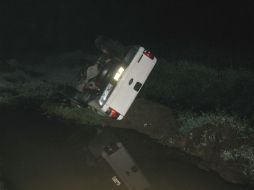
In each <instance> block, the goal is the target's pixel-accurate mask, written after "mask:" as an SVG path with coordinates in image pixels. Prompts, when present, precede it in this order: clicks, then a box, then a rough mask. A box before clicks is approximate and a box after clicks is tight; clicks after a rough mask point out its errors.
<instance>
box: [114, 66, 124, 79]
mask: <svg viewBox="0 0 254 190" xmlns="http://www.w3.org/2000/svg"><path fill="white" fill-rule="evenodd" d="M123 72H124V68H123V67H120V68H119V69H118V70H117V72H116V74H115V76H114V79H115V80H116V81H118V80H119V78H120V77H121V75H122V73H123Z"/></svg>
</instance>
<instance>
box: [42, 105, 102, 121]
mask: <svg viewBox="0 0 254 190" xmlns="http://www.w3.org/2000/svg"><path fill="white" fill-rule="evenodd" d="M41 109H42V110H43V111H44V112H45V114H47V115H55V116H58V117H61V118H64V119H68V120H73V121H75V122H76V123H79V124H85V125H100V124H101V122H102V120H103V118H102V116H99V115H98V114H96V113H95V112H94V111H92V110H90V109H88V108H80V107H77V106H70V105H65V104H59V103H52V102H51V103H50V102H44V103H43V104H42V105H41Z"/></svg>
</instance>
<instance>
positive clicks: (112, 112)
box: [106, 108, 120, 119]
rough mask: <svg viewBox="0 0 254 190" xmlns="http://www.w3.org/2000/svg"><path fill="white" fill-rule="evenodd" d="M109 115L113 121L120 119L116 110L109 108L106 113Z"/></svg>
mask: <svg viewBox="0 0 254 190" xmlns="http://www.w3.org/2000/svg"><path fill="white" fill-rule="evenodd" d="M106 113H107V114H108V115H109V117H111V118H112V119H117V118H118V117H119V115H120V114H119V113H118V112H117V111H116V110H114V109H112V108H109V109H108V111H107V112H106Z"/></svg>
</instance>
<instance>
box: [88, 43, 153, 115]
mask: <svg viewBox="0 0 254 190" xmlns="http://www.w3.org/2000/svg"><path fill="white" fill-rule="evenodd" d="M156 62H157V59H156V58H155V57H154V56H153V55H152V54H151V52H150V51H146V50H145V49H144V48H143V47H139V48H138V51H137V52H136V54H135V56H134V57H133V59H132V60H131V62H130V63H129V65H128V66H127V67H126V68H123V67H120V66H119V69H118V70H117V73H116V74H115V75H114V79H116V80H117V83H116V84H115V85H112V84H111V83H109V84H108V86H107V87H106V89H105V90H104V92H103V94H102V96H101V97H100V98H99V100H96V101H97V105H95V103H94V102H93V103H91V104H89V105H90V106H91V107H93V108H95V109H96V110H97V111H99V112H101V113H104V114H106V115H108V116H110V117H112V118H114V119H117V120H121V119H123V117H124V116H125V114H126V113H127V111H128V110H129V108H130V106H131V105H132V103H133V101H134V100H135V98H136V96H137V95H138V93H139V91H140V89H141V88H142V86H143V84H144V83H145V81H146V79H147V78H148V76H149V74H150V72H151V71H152V69H153V67H154V66H155V64H156Z"/></svg>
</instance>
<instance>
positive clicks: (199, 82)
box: [141, 61, 254, 118]
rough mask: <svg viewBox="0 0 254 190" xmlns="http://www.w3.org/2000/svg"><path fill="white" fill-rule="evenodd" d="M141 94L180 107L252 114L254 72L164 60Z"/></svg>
mask: <svg viewBox="0 0 254 190" xmlns="http://www.w3.org/2000/svg"><path fill="white" fill-rule="evenodd" d="M141 96H143V97H145V98H148V99H151V100H154V101H157V102H160V103H162V104H165V105H168V106H169V107H171V108H173V109H175V110H177V111H183V110H188V111H194V112H207V111H208V112H216V111H217V110H222V111H225V112H227V113H230V114H236V115H239V116H240V117H249V118H250V117H251V116H252V114H253V108H254V73H253V72H250V71H247V70H244V69H229V68H228V69H223V70H218V69H215V68H211V67H209V66H205V65H200V64H195V63H183V62H180V63H169V62H167V61H161V62H158V64H157V65H156V67H155V69H154V71H153V72H152V74H151V76H150V77H149V79H148V81H147V83H146V84H145V85H144V87H143V89H142V93H141Z"/></svg>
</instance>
